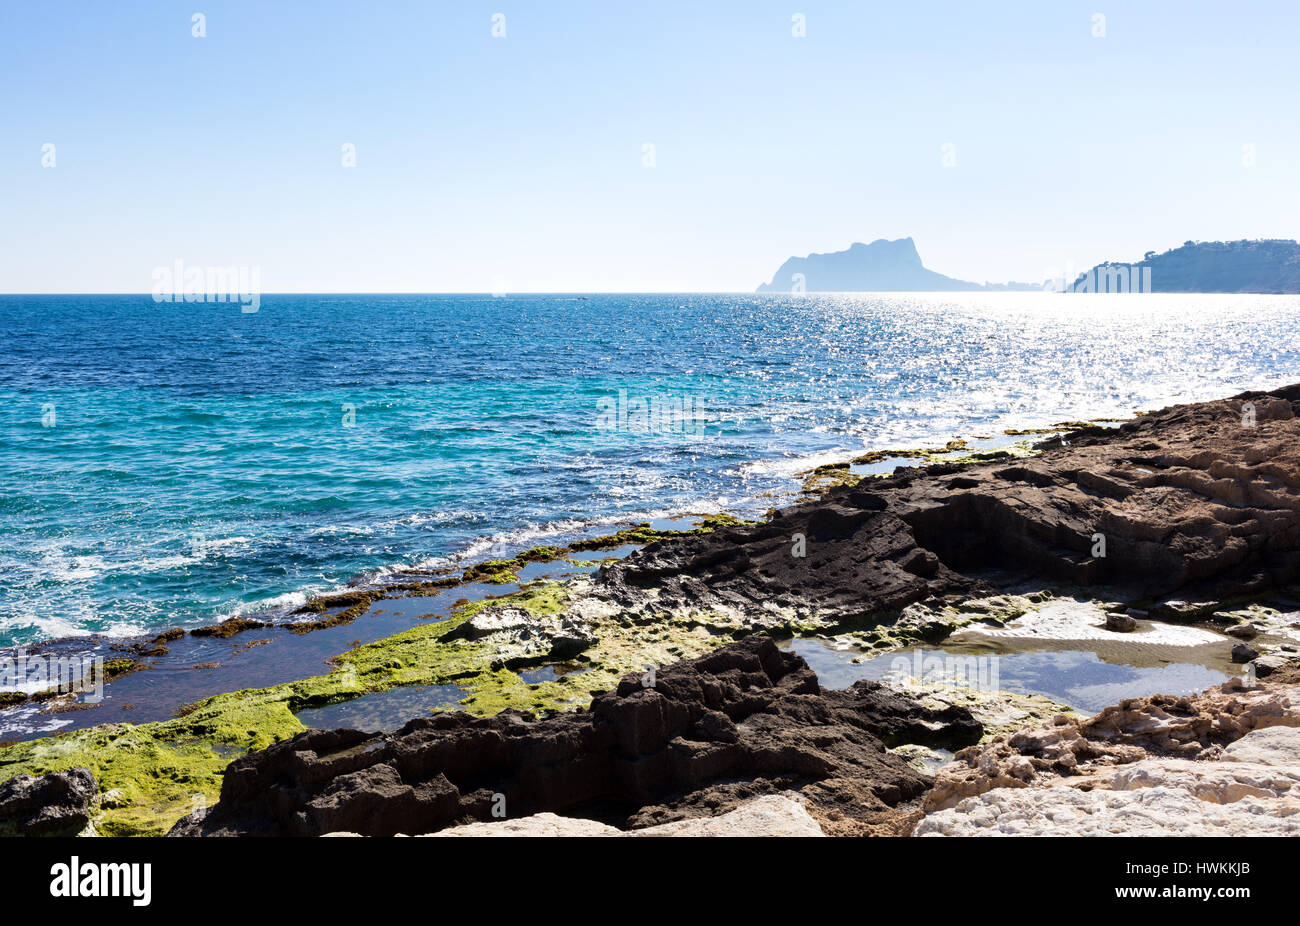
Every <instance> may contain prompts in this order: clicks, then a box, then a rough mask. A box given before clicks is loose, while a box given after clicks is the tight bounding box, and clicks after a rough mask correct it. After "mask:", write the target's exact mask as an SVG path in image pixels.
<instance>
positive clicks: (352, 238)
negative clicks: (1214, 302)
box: [0, 0, 1300, 292]
mask: <svg viewBox="0 0 1300 926" xmlns="http://www.w3.org/2000/svg"><path fill="white" fill-rule="evenodd" d="M1099 10H1100V11H1101V12H1103V13H1104V14H1105V16H1106V22H1105V31H1106V35H1105V37H1104V38H1094V37H1093V35H1092V32H1093V14H1094V13H1095V12H1097V11H1099ZM196 11H198V12H202V13H203V14H204V15H205V16H206V30H207V37H206V38H201V39H198V38H194V37H192V36H191V14H192V13H194V12H196ZM1298 11H1300V4H1297V3H1295V2H1294V0H1276V2H1249V3H1247V2H1242V3H1226V2H1219V3H1196V2H1178V3H1174V2H1149V3H1117V2H1111V0H1088V2H1087V3H1077V2H1043V0H1035V2H1023V3H1013V2H1008V3H997V2H992V3H973V2H969V0H957V2H944V3H938V2H935V3H923V2H901V3H900V2H892V3H875V2H870V3H868V2H856V3H822V2H810V0H785V2H780V3H772V2H766V0H738V2H726V3H722V2H719V3H709V2H703V0H701V2H682V3H676V2H653V3H628V4H624V3H615V2H613V0H604V2H590V3H587V2H567V0H557V2H546V3H542V2H535V0H530V2H525V3H520V2H513V0H491V2H487V3H477V2H456V3H452V2H430V0H423V2H411V3H404V2H390V3H386V2H382V0H376V2H356V0H349V2H330V0H325V2H319V0H318V2H311V3H305V2H304V3H278V2H277V3H270V2H263V0H249V2H216V0H186V2H185V3H176V2H173V3H163V2H129V0H125V2H113V3H100V2H91V0H86V2H79V3H66V2H58V0H42V2H39V3H18V2H5V3H4V4H3V5H0V219H2V220H3V221H0V290H3V291H6V292H148V291H149V289H150V286H151V283H152V279H151V273H152V271H153V268H155V267H158V266H161V265H170V264H171V263H172V261H174V260H175V259H177V258H180V259H183V260H184V261H185V262H186V263H187V264H188V265H231V264H244V265H257V266H259V267H260V268H261V278H262V288H263V289H264V290H265V291H268V292H287V291H322V292H339V291H349V292H367V291H404V292H433V291H473V292H482V291H490V290H492V289H493V288H494V286H496V285H499V284H497V283H496V281H497V279H498V278H504V284H505V288H506V289H508V290H510V291H515V292H521V291H544V290H560V291H574V290H577V291H606V290H608V291H636V290H644V291H649V290H751V289H752V288H753V287H754V286H756V285H757V284H758V283H760V282H763V281H766V280H767V279H768V278H769V277H770V276H771V274H772V273H773V271H774V270H775V269H776V267H777V266H778V265H779V264H780V263H781V262H782V261H783V260H785V258H787V257H789V256H790V255H792V254H798V255H803V254H806V253H808V252H810V251H826V250H838V249H841V248H844V247H847V246H848V245H849V244H850V243H851V242H853V241H856V240H864V241H871V240H873V239H875V238H881V237H888V238H895V237H902V236H909V235H910V236H912V237H913V238H915V240H916V242H917V246H918V248H919V250H920V252H921V256H922V258H923V259H924V260H925V262H926V264H927V265H928V266H929V267H931V268H932V269H936V270H938V271H940V272H943V273H947V274H950V275H953V276H958V277H962V278H967V279H975V280H986V279H988V280H1006V279H1016V280H1033V281H1038V280H1041V279H1042V278H1043V277H1044V276H1045V275H1046V271H1047V270H1049V269H1052V268H1062V267H1063V266H1064V265H1065V264H1066V263H1067V262H1069V263H1072V264H1073V265H1074V266H1075V267H1076V268H1079V269H1082V268H1083V267H1085V266H1088V265H1091V264H1092V263H1094V262H1096V261H1098V260H1101V259H1104V258H1116V259H1136V258H1138V257H1140V256H1141V254H1142V253H1143V252H1144V251H1146V250H1148V249H1157V250H1163V249H1165V248H1167V247H1171V246H1175V245H1177V244H1180V243H1181V242H1182V241H1183V240H1184V239H1188V238H1192V239H1204V240H1209V239H1224V238H1242V237H1251V238H1253V237H1285V238H1293V237H1297V234H1298V232H1300V229H1298V228H1297V225H1300V119H1297V118H1296V113H1297V110H1296V106H1297V98H1296V92H1297V89H1298V88H1300V54H1298V53H1297V36H1300V12H1298ZM496 12H501V13H504V14H505V16H506V37H505V38H500V39H497V38H493V37H492V35H491V28H492V21H491V20H492V15H493V14H494V13H496ZM795 13H802V14H804V16H805V18H806V24H807V36H806V38H794V37H793V36H792V35H791V28H792V23H791V17H792V15H793V14H795ZM646 142H650V143H653V144H654V145H655V161H656V166H655V167H653V168H646V167H643V166H642V145H643V144H644V143H646ZM46 143H53V144H54V145H55V146H56V147H55V156H56V166H55V167H54V168H53V169H49V168H42V166H41V157H42V145H44V144H46ZM344 143H351V144H354V145H355V146H356V157H357V166H356V167H355V168H351V169H348V168H344V167H342V166H341V157H342V155H341V150H340V149H341V146H342V145H343V144H344ZM945 144H951V145H953V146H954V147H953V149H952V150H953V151H954V153H955V158H956V164H955V166H953V167H944V166H943V163H942V159H943V150H944V149H943V146H944V145H945ZM1246 144H1254V145H1255V151H1256V164H1255V166H1254V167H1245V166H1243V164H1242V158H1243V145H1246Z"/></svg>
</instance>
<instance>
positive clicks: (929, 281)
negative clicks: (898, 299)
mask: <svg viewBox="0 0 1300 926" xmlns="http://www.w3.org/2000/svg"><path fill="white" fill-rule="evenodd" d="M1036 289H1042V286H1041V285H1039V284H1036V283H985V284H980V283H969V282H967V281H966V280H957V279H954V278H953V277H949V276H944V275H943V274H942V273H936V272H935V271H933V270H927V269H926V268H925V266H924V265H922V263H921V255H920V254H918V253H917V251H916V244H915V243H914V242H913V241H912V239H911V238H899V239H898V240H896V241H889V240H887V239H885V238H881V239H879V240H877V241H873V242H871V244H863V243H862V242H860V241H859V242H856V243H855V244H853V245H851V246H850V247H849V249H848V250H847V251H835V252H833V253H830V254H809V255H808V256H807V257H791V258H790V259H789V260H787V261H786V262H785V263H784V264H782V265H781V268H780V269H779V270H777V272H776V273H775V274H774V275H773V277H772V282H770V283H764V284H762V285H760V286H759V287H758V289H757V292H760V293H790V292H794V293H801V292H806V293H830V292H874V293H907V292H912V293H915V292H974V291H978V290H1036Z"/></svg>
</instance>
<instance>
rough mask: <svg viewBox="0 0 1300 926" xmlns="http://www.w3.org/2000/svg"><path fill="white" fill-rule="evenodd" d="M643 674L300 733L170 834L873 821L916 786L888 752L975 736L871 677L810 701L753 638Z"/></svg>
mask: <svg viewBox="0 0 1300 926" xmlns="http://www.w3.org/2000/svg"><path fill="white" fill-rule="evenodd" d="M645 681H646V680H644V679H642V678H640V677H637V676H631V677H629V678H627V679H625V680H624V681H623V682H622V683H621V684H620V685H619V686H618V688H617V689H616V690H614V691H611V692H607V693H605V694H603V695H600V696H598V697H596V698H595V699H594V700H593V701H592V703H591V708H590V710H589V711H584V712H580V713H576V714H561V715H556V716H552V717H549V718H547V719H544V720H536V719H534V718H533V717H532V716H531V715H527V714H520V713H517V712H513V711H508V712H504V713H501V714H498V715H496V716H494V717H489V718H475V717H471V716H468V715H465V714H460V713H445V714H439V715H436V716H434V717H431V718H427V719H423V718H422V719H418V720H413V721H411V722H409V723H408V724H406V726H404V727H403V728H402V729H401V730H399V731H398V732H397V733H394V734H390V735H385V736H373V735H370V734H366V733H360V732H357V731H353V730H322V731H310V732H307V733H303V734H301V735H299V736H296V737H294V738H293V739H291V740H288V741H286V742H283V743H279V744H277V745H274V746H272V747H270V748H268V749H266V750H263V751H262V752H259V753H254V754H252V755H249V756H246V757H243V758H241V759H238V760H236V761H235V762H234V763H232V764H231V766H230V767H229V768H228V770H227V771H226V775H225V779H224V783H223V786H222V791H221V800H220V802H219V803H218V804H217V805H216V806H215V807H214V808H213V809H212V810H211V811H210V812H209V813H208V814H207V816H206V817H202V818H200V817H198V816H191V817H189V818H186V819H185V820H182V821H181V823H179V824H178V825H177V827H176V829H175V830H173V832H174V833H176V834H181V835H187V834H200V833H201V834H214V835H235V834H268V835H269V834H293V835H319V834H323V833H329V832H335V831H346V832H355V833H360V834H363V835H376V836H378V835H392V834H396V833H407V834H419V833H427V832H433V831H436V830H439V829H442V828H444V827H447V826H451V825H455V824H463V823H470V822H484V821H491V820H493V819H494V818H493V816H492V810H493V807H494V806H498V807H500V806H501V803H500V802H501V801H504V808H505V810H506V812H507V815H508V817H509V818H517V817H521V816H529V815H533V814H537V813H542V812H561V813H565V814H566V815H570V816H584V815H588V816H593V817H594V816H600V815H603V818H604V819H616V820H617V822H620V823H622V824H623V825H630V826H632V827H634V828H635V827H644V826H652V825H659V824H664V823H675V822H677V821H681V820H691V819H696V818H707V817H714V816H717V815H719V814H721V813H725V812H727V811H728V810H731V809H733V808H735V807H738V806H740V805H742V804H744V803H746V802H747V801H749V800H751V799H753V798H755V797H761V796H763V795H766V794H778V793H780V792H782V791H786V790H798V791H800V792H801V793H802V794H803V796H804V798H805V799H806V800H807V801H808V802H809V804H810V806H811V810H812V812H813V814H814V815H815V816H817V817H818V818H819V819H828V820H832V821H840V822H839V823H838V824H837V825H840V826H854V827H861V828H867V829H869V828H870V827H872V826H880V827H884V828H886V829H888V828H890V827H892V826H893V825H894V818H895V817H896V816H897V812H896V810H895V808H897V807H898V806H899V805H900V804H902V803H903V802H906V801H911V800H914V799H915V798H918V797H919V796H920V795H921V794H923V793H924V792H925V791H926V790H927V789H928V788H929V786H930V783H931V779H930V776H929V775H928V774H927V773H925V772H924V771H921V770H919V769H917V768H915V767H913V766H912V765H911V764H909V763H908V762H907V761H906V760H905V759H904V758H902V757H899V756H896V755H893V754H891V753H889V752H888V751H887V747H888V746H895V745H899V744H901V743H909V742H911V743H920V744H924V745H936V746H946V747H948V748H952V747H953V746H956V745H961V744H969V743H974V742H976V741H978V740H979V738H980V735H981V733H982V728H981V726H980V724H979V723H978V722H977V721H975V720H974V719H973V718H972V716H971V714H970V712H969V711H967V710H966V709H964V708H962V707H956V706H944V707H942V708H938V709H936V708H928V707H925V706H923V705H920V704H918V703H917V702H915V701H913V700H911V699H909V698H907V697H904V696H902V695H899V694H897V693H895V692H893V691H891V690H889V689H888V688H885V687H882V686H880V685H877V684H875V683H872V682H859V683H858V684H857V685H855V686H854V687H852V688H850V689H847V690H844V691H823V690H821V689H820V686H819V685H818V683H817V678H816V676H815V675H814V674H813V672H812V670H811V669H809V668H808V666H807V664H806V663H805V662H804V661H803V660H802V659H801V658H800V657H798V656H797V655H794V654H793V653H789V652H783V651H781V650H779V649H778V648H777V647H776V646H775V644H773V643H772V642H771V641H770V640H768V639H766V638H751V639H747V640H742V641H740V642H738V643H734V644H730V645H728V646H725V647H723V648H721V649H718V650H716V651H715V652H713V653H711V654H709V655H707V656H704V657H701V658H698V659H694V660H690V661H685V662H681V663H677V664H675V665H672V666H669V667H668V668H666V669H662V670H660V671H659V672H658V673H656V675H655V676H654V678H653V679H652V682H653V687H647V686H646V684H645ZM498 796H499V797H498ZM584 809H587V810H590V811H593V812H591V813H588V814H584V812H583V811H584ZM594 811H600V812H601V813H599V814H598V813H596V812H594Z"/></svg>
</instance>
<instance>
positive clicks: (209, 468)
mask: <svg viewBox="0 0 1300 926" xmlns="http://www.w3.org/2000/svg"><path fill="white" fill-rule="evenodd" d="M1297 318H1300V298H1297V297H1289V296H1209V295H1205V296H1187V295H1149V294H1144V295H1121V296H1113V295H1111V296H1106V295H1100V296H1079V295H1069V296H1065V295H1057V294H1052V293H1041V294H1040V293H995V294H942V295H936V294H887V295H881V294H830V295H820V294H819V295H806V296H793V295H763V296H756V295H592V296H589V297H579V296H565V295H544V296H506V297H503V298H492V297H489V296H470V295H466V296H441V295H439V296H414V295H367V296H360V295H340V296H320V295H312V296H306V295H267V296H263V297H262V300H261V308H260V310H259V311H258V312H256V313H243V312H241V311H240V306H239V305H238V304H227V303H217V304H203V303H193V304H185V303H179V304H173V303H162V304H158V303H155V302H154V301H153V300H152V299H151V298H150V297H149V296H147V295H145V296H0V575H2V576H3V582H0V645H12V644H15V643H30V642H34V641H37V640H42V639H48V638H51V637H60V636H67V635H72V634H81V633H91V632H101V633H113V634H131V633H138V632H144V631H148V630H153V629H157V628H161V627H164V626H174V625H191V624H195V623H200V622H203V623H206V622H211V621H213V620H215V619H220V618H222V617H225V616H228V615H231V614H234V613H239V612H244V611H249V610H258V609H263V608H266V607H268V606H280V607H289V606H292V605H293V604H295V603H298V602H300V601H302V600H303V599H304V596H305V595H306V594H309V593H314V592H320V591H324V590H328V589H331V588H335V587H338V586H339V585H341V584H342V583H345V582H347V581H348V580H349V579H352V578H354V577H356V576H358V575H369V576H371V577H375V576H378V575H382V573H383V572H384V571H386V570H392V569H395V568H400V567H403V566H412V565H420V566H423V567H437V566H444V565H452V564H453V563H456V562H461V561H464V560H466V559H473V558H476V557H482V556H484V555H487V554H489V553H491V554H493V555H500V554H502V553H506V552H509V551H511V550H516V549H521V548H523V547H527V546H531V545H534V544H536V543H540V542H545V541H546V540H547V539H548V538H553V537H562V536H565V535H569V534H572V533H574V532H576V531H579V530H583V529H591V528H593V527H599V526H600V525H614V524H617V523H620V522H622V521H626V520H633V521H638V520H644V519H647V518H650V517H657V516H661V515H665V514H668V513H672V512H682V511H692V512H703V511H714V510H720V509H726V510H731V511H735V512H737V513H740V514H748V515H756V514H759V513H761V512H762V511H765V510H766V509H767V508H769V507H771V505H772V504H773V502H774V497H773V494H772V493H780V492H785V491H788V490H789V489H790V488H791V487H792V486H794V485H795V484H796V480H795V478H794V477H795V474H796V473H797V472H799V471H801V470H804V469H807V468H809V467H811V466H814V465H817V464H818V463H821V462H826V461H829V460H832V459H838V458H842V457H844V456H845V455H847V454H848V453H852V452H860V451H862V450H863V449H876V448H884V447H896V446H901V445H907V446H914V445H916V444H918V443H927V442H931V441H937V442H940V443H942V442H943V441H946V440H948V439H949V438H952V437H956V436H962V437H967V438H970V437H975V436H1000V435H1001V431H1002V430H1003V429H1004V428H1022V427H1030V426H1043V425H1050V424H1052V423H1055V422H1058V421H1063V420H1073V419H1086V418H1096V417H1124V416H1128V415H1131V414H1133V413H1135V412H1137V411H1140V410H1145V409H1151V408H1158V407H1161V406H1163V405H1167V404H1170V403H1173V402H1181V401H1195V400H1201V399H1208V398H1216V397H1221V396H1226V395H1230V394H1233V393H1236V392H1240V391H1243V390H1246V389H1257V388H1269V387H1274V386H1279V385H1283V384H1286V383H1290V382H1293V381H1297V380H1300V342H1298V341H1297V337H1296V321H1297ZM647 399H654V400H655V403H656V404H655V407H656V408H660V409H662V408H665V407H669V408H674V409H676V408H685V409H686V410H687V414H686V415H685V416H684V419H683V417H681V416H678V417H669V418H667V419H664V420H660V421H659V422H658V423H659V424H660V425H661V427H659V428H657V429H651V430H645V429H643V428H641V427H640V425H641V424H643V423H645V420H646V419H645V418H644V416H642V417H640V418H639V417H638V416H637V414H636V409H637V408H638V406H637V404H636V403H637V402H638V400H647ZM611 407H614V408H620V407H621V408H623V409H624V410H625V411H626V410H627V409H629V408H631V409H632V413H631V414H627V415H625V416H623V417H622V418H620V417H619V416H618V415H617V414H614V415H610V414H608V413H607V410H608V409H609V408H611ZM691 410H694V412H695V413H696V417H691ZM611 423H612V424H614V425H615V427H614V428H612V429H611V428H608V427H604V426H603V425H607V424H611ZM621 425H626V427H623V426H621Z"/></svg>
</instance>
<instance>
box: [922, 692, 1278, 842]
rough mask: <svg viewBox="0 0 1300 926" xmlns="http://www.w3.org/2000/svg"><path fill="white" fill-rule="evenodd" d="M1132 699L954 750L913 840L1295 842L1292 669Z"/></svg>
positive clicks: (939, 778)
mask: <svg viewBox="0 0 1300 926" xmlns="http://www.w3.org/2000/svg"><path fill="white" fill-rule="evenodd" d="M1283 674H1284V676H1285V677H1284V678H1280V679H1279V680H1278V681H1277V682H1276V683H1271V684H1265V685H1259V686H1255V687H1243V686H1242V684H1241V682H1240V681H1239V680H1234V681H1232V682H1229V683H1227V684H1225V685H1222V686H1220V687H1218V688H1215V689H1211V690H1210V691H1207V692H1206V693H1205V694H1203V695H1200V696H1197V697H1195V698H1172V697H1168V696H1163V695H1156V696H1153V697H1151V698H1140V699H1139V698H1134V699H1130V700H1127V701H1124V702H1122V703H1121V704H1119V705H1116V706H1114V707H1109V708H1106V709H1105V710H1104V711H1102V712H1101V713H1099V714H1097V715H1095V716H1094V717H1091V718H1087V719H1080V718H1072V717H1068V716H1061V717H1057V718H1054V720H1053V722H1052V723H1050V724H1048V725H1044V726H1040V727H1036V728H1031V729H1026V730H1021V731H1018V732H1016V733H1013V734H1011V735H1009V736H1002V737H999V738H997V739H995V740H994V741H993V742H992V743H990V744H988V745H986V746H980V747H974V748H970V749H965V750H962V751H961V752H959V753H958V754H957V756H956V760H955V761H954V762H953V763H952V764H950V765H948V766H945V767H943V768H941V769H939V771H938V772H937V774H936V782H935V787H934V789H933V790H932V791H931V792H930V793H929V794H928V795H926V798H925V800H924V801H923V808H924V810H925V811H926V813H927V815H926V817H925V818H924V819H923V820H922V821H920V823H919V824H918V825H917V827H916V830H915V833H916V835H920V836H934V835H1046V834H1052V835H1110V834H1115V835H1154V834H1166V835H1296V834H1300V685H1297V682H1300V672H1298V671H1297V670H1295V669H1294V668H1292V669H1289V670H1287V671H1286V672H1285V673H1283Z"/></svg>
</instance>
